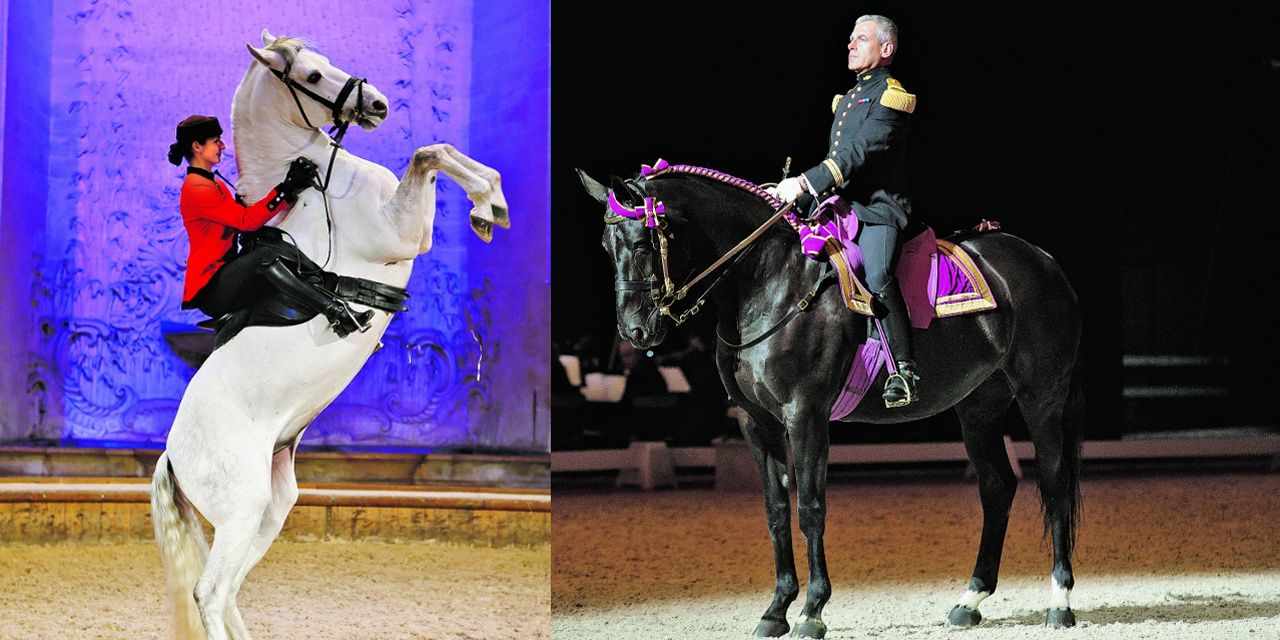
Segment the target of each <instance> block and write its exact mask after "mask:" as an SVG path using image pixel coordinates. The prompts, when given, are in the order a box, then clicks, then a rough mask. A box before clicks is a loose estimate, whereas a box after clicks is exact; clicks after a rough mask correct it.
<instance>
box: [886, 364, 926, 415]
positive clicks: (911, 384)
mask: <svg viewBox="0 0 1280 640" xmlns="http://www.w3.org/2000/svg"><path fill="white" fill-rule="evenodd" d="M902 371H903V369H902V368H899V369H898V371H897V372H894V373H891V374H889V379H888V380H886V381H885V383H884V393H882V394H881V396H880V397H881V398H883V399H884V406H885V408H886V409H896V408H898V407H905V406H907V405H909V404H911V403H912V402H915V401H916V400H919V398H918V397H916V392H915V386H916V385H915V383H916V382H917V381H919V380H920V376H917V375H916V374H915V372H914V371H912V370H911V369H909V368H908V369H906V375H903V373H902ZM907 376H911V378H910V379H908V378H907ZM895 380H897V381H898V386H900V387H901V390H902V392H903V393H904V394H905V395H904V396H903V397H901V398H896V399H895V398H890V397H889V389H890V388H891V387H894V381H895ZM895 390H896V389H895Z"/></svg>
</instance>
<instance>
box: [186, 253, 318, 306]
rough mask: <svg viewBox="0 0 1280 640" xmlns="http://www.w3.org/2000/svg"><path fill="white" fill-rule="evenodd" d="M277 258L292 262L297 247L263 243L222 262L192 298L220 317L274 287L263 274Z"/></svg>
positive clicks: (249, 303)
mask: <svg viewBox="0 0 1280 640" xmlns="http://www.w3.org/2000/svg"><path fill="white" fill-rule="evenodd" d="M276 258H281V259H283V260H285V261H286V262H289V263H291V264H292V263H294V262H295V261H296V250H295V249H294V248H293V247H291V246H287V245H278V244H260V245H258V246H257V247H256V248H254V249H253V250H252V251H249V252H247V253H242V254H240V255H239V256H236V258H235V259H234V260H232V261H231V262H228V263H227V264H225V265H222V268H221V269H218V272H217V273H216V274H214V276H213V279H212V280H210V281H209V284H206V285H205V286H204V288H202V289H200V292H199V293H197V294H196V297H195V299H194V300H192V302H193V303H195V306H196V308H197V309H199V310H201V311H203V312H205V314H207V315H208V316H209V317H211V318H218V317H221V316H222V315H223V314H227V313H231V312H232V311H235V310H237V309H243V308H245V307H247V306H249V305H251V304H253V303H255V302H257V301H258V300H261V299H262V298H264V297H266V296H267V295H268V294H270V293H271V292H272V290H273V289H274V287H272V286H271V283H269V282H267V280H266V278H263V277H262V275H261V273H260V271H261V268H262V266H263V265H265V264H268V263H270V262H271V261H272V260H275V259H276Z"/></svg>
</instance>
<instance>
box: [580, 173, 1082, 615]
mask: <svg viewBox="0 0 1280 640" xmlns="http://www.w3.org/2000/svg"><path fill="white" fill-rule="evenodd" d="M647 171H648V170H647V168H646V172H647ZM578 173H579V177H580V178H581V180H582V183H583V185H584V186H585V187H586V190H587V192H588V193H589V194H590V195H591V196H592V197H593V198H595V199H596V200H597V201H599V202H600V203H602V204H607V203H608V201H609V199H610V197H611V196H613V197H614V198H615V202H614V203H613V206H610V207H608V208H607V209H606V214H605V221H606V223H608V224H606V226H605V232H604V240H603V242H604V248H605V250H606V251H607V252H608V253H609V256H610V257H611V258H612V259H613V262H614V269H615V273H616V277H617V282H618V286H617V289H618V290H617V313H618V330H619V332H620V334H621V335H622V337H623V338H625V339H627V340H630V341H631V342H633V343H635V344H636V345H637V346H639V347H642V348H644V347H650V346H653V345H656V344H658V343H660V342H661V341H662V340H663V338H664V337H665V334H666V326H665V322H666V319H665V318H664V317H663V316H664V315H665V316H671V317H679V315H678V313H679V311H680V309H670V308H666V311H667V312H666V313H664V312H663V309H664V307H668V305H670V303H671V302H672V298H673V296H671V295H669V294H670V293H671V289H670V288H669V287H668V288H666V289H665V290H664V289H663V288H662V284H663V283H664V282H665V281H668V280H676V281H677V284H678V283H679V279H680V278H682V277H684V278H687V277H689V276H687V275H684V274H691V273H692V272H694V271H695V270H696V271H701V270H702V269H703V268H704V267H706V266H708V265H710V264H712V263H713V262H714V261H716V260H717V258H719V257H721V256H724V255H725V254H726V253H727V252H730V251H731V250H732V249H733V248H734V247H735V246H737V245H738V244H739V242H740V241H742V240H743V239H744V238H746V237H747V236H748V235H750V234H751V233H752V232H753V231H755V230H756V229H758V228H759V227H760V226H761V224H762V223H764V222H765V221H766V220H768V219H769V218H770V216H771V215H772V214H773V213H774V209H773V206H772V205H771V203H769V202H768V200H767V199H766V198H767V196H764V194H763V193H762V192H761V191H760V189H759V188H758V187H756V186H755V185H751V184H750V183H746V182H745V181H742V180H740V179H737V178H732V177H731V176H727V175H725V174H721V173H718V172H714V171H710V170H702V171H700V172H699V173H700V174H701V175H693V174H689V173H678V172H672V171H667V172H659V173H656V174H655V173H650V174H649V175H645V176H641V177H637V178H633V179H630V180H626V181H622V180H619V179H617V178H614V179H613V188H612V189H610V188H606V187H605V186H604V185H602V184H601V183H599V182H597V181H595V180H593V179H592V178H590V177H589V176H587V175H586V174H585V173H583V172H582V171H579V172H578ZM620 210H629V211H630V212H631V213H634V214H635V215H627V216H626V217H622V216H619V215H618V211H620ZM636 216H640V217H644V218H647V220H644V221H642V220H630V219H627V218H630V217H636ZM655 222H656V224H653V225H652V226H650V225H651V224H652V223H655ZM959 244H960V245H961V246H962V247H963V248H964V249H965V250H966V251H967V252H968V253H969V254H970V255H971V256H972V257H973V259H974V261H975V263H976V264H977V265H978V266H979V268H980V269H981V270H982V272H983V273H984V274H985V275H986V277H987V280H988V284H989V285H990V286H991V288H992V290H993V294H994V296H995V299H996V302H997V304H998V308H997V309H996V310H994V311H990V312H987V313H982V314H978V315H968V316H960V317H953V318H946V319H936V320H934V321H933V323H932V324H931V325H930V327H929V328H928V329H927V330H918V329H917V330H915V332H914V340H915V345H916V349H915V351H916V357H917V365H918V366H917V373H918V374H919V376H920V379H921V391H922V393H921V394H920V398H919V399H918V400H917V401H916V402H914V403H913V404H911V405H909V406H906V407H903V408H897V409H886V408H885V407H884V404H883V403H881V402H878V400H879V398H878V397H875V395H874V394H868V395H869V398H868V399H867V400H865V401H863V402H862V403H861V404H860V405H859V406H858V408H857V410H856V411H854V412H853V413H852V414H851V415H849V416H848V417H847V418H845V421H848V422H863V423H875V424H883V423H896V422H905V421H908V420H918V419H921V418H925V417H928V416H932V415H935V414H938V413H940V412H942V411H945V410H947V409H949V408H955V410H956V412H957V413H958V414H959V417H960V422H961V425H962V429H963V435H964V444H965V449H966V451H967V452H968V455H969V459H970V460H972V461H973V464H974V467H975V468H976V470H977V475H978V484H979V494H980V496H981V499H982V509H983V524H982V541H981V543H980V544H979V546H978V559H977V563H976V565H975V567H974V570H973V579H972V581H971V582H970V583H969V588H968V590H967V591H966V592H965V593H964V595H963V596H962V597H961V598H960V600H959V602H958V603H957V604H956V605H955V607H954V608H953V609H952V610H951V612H950V614H949V615H948V618H947V622H948V624H950V625H953V626H972V625H976V624H978V623H979V622H980V621H981V619H982V616H981V614H979V613H978V604H979V603H980V602H981V601H982V600H983V599H984V598H986V597H987V596H989V595H991V593H993V592H994V591H995V589H996V580H997V576H998V574H999V569H1000V556H1001V552H1002V548H1003V546H1004V538H1005V532H1006V529H1007V527H1008V521H1009V510H1010V506H1011V505H1012V503H1013V497H1014V492H1015V491H1016V489H1017V481H1016V479H1015V476H1014V473H1013V470H1012V468H1011V466H1010V463H1009V458H1008V454H1007V452H1006V450H1005V446H1004V441H1003V436H1002V434H1001V432H1000V430H999V427H998V422H997V421H998V419H999V418H1001V417H1002V416H1003V415H1004V414H1005V412H1006V411H1007V410H1008V408H1009V405H1010V403H1011V402H1012V401H1014V400H1017V402H1018V406H1019V408H1020V410H1021V412H1022V416H1023V418H1024V419H1025V421H1026V424H1027V428H1028V430H1029V432H1030V435H1031V439H1032V441H1033V442H1034V444H1035V451H1036V468H1037V475H1038V477H1039V485H1040V497H1041V505H1042V508H1043V511H1044V524H1045V534H1046V535H1047V536H1049V537H1050V538H1051V539H1052V542H1053V572H1052V581H1051V596H1050V601H1049V607H1048V611H1047V619H1046V624H1048V625H1049V626H1053V627H1069V626H1073V625H1074V624H1075V615H1074V614H1073V613H1072V611H1071V608H1070V605H1069V603H1068V595H1069V593H1070V590H1071V588H1072V586H1073V584H1074V580H1073V578H1072V573H1071V550H1072V545H1073V544H1074V541H1075V533H1076V522H1077V516H1078V513H1079V492H1078V487H1079V482H1078V478H1079V466H1080V465H1079V461H1080V429H1079V427H1080V424H1079V423H1080V422H1081V420H1082V416H1083V394H1082V392H1081V383H1080V380H1079V376H1078V372H1077V366H1076V365H1077V357H1078V350H1079V344H1080V337H1081V317H1080V309H1079V304H1078V302H1077V300H1076V295H1075V292H1074V291H1073V290H1072V288H1071V285H1070V284H1069V283H1068V282H1067V279H1066V277H1065V275H1064V274H1063V272H1062V269H1061V268H1060V267H1059V266H1058V265H1057V263H1055V262H1054V260H1053V258H1052V257H1051V256H1049V254H1048V253H1046V252H1044V251H1043V250H1041V249H1039V248H1037V247H1035V246H1033V245H1031V244H1029V243H1027V242H1026V241H1024V240H1021V239H1019V238H1017V237H1014V236H1012V235H1008V234H1005V233H1000V232H989V233H979V234H974V235H972V236H971V237H969V238H967V239H964V240H963V241H961V242H959ZM745 256H746V259H743V260H740V261H736V262H735V263H732V264H729V265H728V266H726V267H720V270H721V271H723V272H724V274H723V278H722V280H721V281H720V282H718V283H717V284H716V285H715V287H714V288H713V289H712V290H711V291H710V294H709V295H710V298H709V299H710V300H711V301H712V302H713V303H714V305H715V307H716V311H717V316H718V323H717V331H718V333H719V336H720V340H719V344H718V345H717V350H716V362H717V365H718V366H719V369H720V376H721V378H722V379H723V381H724V384H725V387H726V389H728V391H729V394H730V395H731V396H732V398H733V400H734V401H735V402H736V403H737V404H738V406H739V407H741V408H742V409H743V410H744V411H745V413H746V415H747V416H748V419H747V420H746V421H745V422H744V424H743V426H742V433H743V436H744V437H745V438H746V441H747V443H748V445H749V446H750V448H751V451H752V453H753V454H754V455H755V458H756V462H757V464H758V465H759V468H760V471H761V476H762V477H763V483H764V499H765V514H766V517H767V519H768V524H769V532H770V537H771V538H772V540H773V553H774V564H775V569H776V572H777V586H776V587H775V590H774V596H773V602H772V603H770V605H769V607H768V609H767V610H766V611H765V613H764V615H763V616H762V618H761V620H760V623H759V625H758V626H757V627H756V629H755V634H756V635H757V636H780V635H783V634H784V633H786V632H787V631H788V630H790V629H791V627H790V626H789V625H788V623H787V617H786V615H787V608H788V607H789V606H790V605H791V603H792V602H793V601H795V599H796V597H797V595H799V591H800V586H799V580H798V578H797V577H796V568H795V559H794V557H793V555H792V551H791V523H790V520H791V505H790V497H789V494H788V488H787V487H788V484H789V479H788V477H787V444H788V442H790V445H791V452H792V454H793V458H794V463H795V476H796V478H795V481H796V490H797V500H798V503H799V504H798V511H799V517H800V531H801V532H802V533H803V534H804V537H805V540H806V542H807V546H808V555H809V587H808V592H807V593H806V597H805V603H804V608H803V609H802V610H801V611H800V618H799V620H798V621H797V623H796V626H795V629H794V631H793V635H798V636H806V637H814V638H821V637H823V635H824V634H825V633H826V625H825V624H824V623H823V622H822V608H823V606H824V605H825V604H826V603H827V600H828V599H829V598H830V596H831V583H830V580H829V578H828V577H827V564H826V557H825V553H824V551H823V541H822V537H823V531H824V528H825V527H826V511H827V510H826V483H827V453H828V449H829V438H828V432H827V429H828V426H829V419H828V418H829V415H830V410H831V408H832V405H833V403H834V402H835V400H836V398H837V395H838V393H839V392H840V390H841V387H842V384H843V382H844V379H845V373H846V372H847V371H848V370H849V367H850V363H851V361H852V357H853V355H854V352H855V350H856V349H857V347H858V346H859V345H860V344H861V343H862V342H864V341H865V340H866V339H867V336H868V323H867V321H866V319H865V318H863V317H860V316H857V315H855V314H854V313H853V312H851V311H849V310H848V309H846V307H845V306H844V304H843V303H842V301H841V299H840V294H839V289H838V287H827V288H825V289H824V290H822V291H821V292H820V293H819V294H818V295H817V297H816V298H814V299H813V302H812V305H811V306H809V308H808V310H807V311H806V312H802V313H796V312H795V309H796V308H797V302H798V301H800V300H801V299H803V298H804V296H805V294H806V293H807V292H808V291H810V290H811V289H812V288H813V286H814V283H815V282H817V281H819V279H820V278H819V276H820V274H821V273H822V269H823V268H824V266H823V265H822V264H821V263H819V262H817V261H814V260H810V259H808V258H806V257H804V256H803V255H802V254H801V252H800V250H799V247H798V240H797V237H796V233H795V232H794V231H793V230H792V229H790V228H789V227H788V226H787V225H785V224H773V225H771V226H769V227H768V228H767V230H765V231H764V234H763V235H762V236H761V237H760V238H759V240H757V241H756V242H755V243H754V244H752V245H750V247H749V248H748V249H747V253H746V254H745ZM725 269H728V270H727V271H724V270H725ZM711 278H714V276H711ZM699 290H703V289H701V288H700V289H699ZM664 294H668V295H664ZM689 304H690V302H689V301H688V300H687V299H686V300H685V301H684V302H683V303H677V304H676V306H687V305H689ZM787 315H790V316H791V318H790V319H789V320H786V319H785V317H786V316H787ZM771 330H772V332H770V331H771ZM761 336H766V337H764V339H763V340H760V339H759V338H760V337H761ZM743 343H747V344H748V346H745V347H734V346H733V345H741V344H743ZM752 343H754V344H752ZM885 376H886V374H885V373H884V372H882V373H881V374H880V378H879V380H877V381H876V383H875V384H874V385H873V386H872V387H871V388H872V389H879V388H881V387H883V385H884V381H885Z"/></svg>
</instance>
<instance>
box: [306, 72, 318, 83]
mask: <svg viewBox="0 0 1280 640" xmlns="http://www.w3.org/2000/svg"><path fill="white" fill-rule="evenodd" d="M307 82H310V83H311V84H315V83H317V82H320V72H319V71H312V72H311V75H309V76H307Z"/></svg>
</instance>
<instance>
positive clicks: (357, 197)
mask: <svg viewBox="0 0 1280 640" xmlns="http://www.w3.org/2000/svg"><path fill="white" fill-rule="evenodd" d="M262 44H263V48H254V47H252V46H249V51H250V53H252V55H253V58H254V60H253V61H252V62H251V64H250V67H249V69H248V71H246V72H245V75H244V78H243V79H242V80H241V81H240V86H239V88H237V89H236V94H235V99H234V101H233V102H232V107H231V118H232V122H233V123H234V127H235V143H236V156H237V157H236V160H237V162H238V165H239V168H240V184H239V190H240V192H241V193H242V194H243V195H244V196H245V197H246V198H247V199H248V200H249V201H251V202H252V201H256V200H258V199H260V198H262V197H264V196H265V195H266V194H267V192H268V191H269V190H270V185H273V184H276V183H278V182H280V180H281V178H282V177H283V176H284V174H285V172H286V171H287V169H288V166H289V163H290V162H291V161H292V160H293V159H294V158H296V157H298V156H306V157H308V158H310V159H311V160H312V161H314V162H315V163H316V164H317V165H318V166H319V167H320V175H321V180H323V179H324V177H325V174H326V172H327V171H328V170H329V165H330V157H331V154H332V146H331V141H330V138H329V137H328V136H326V135H325V134H324V132H323V131H322V130H320V128H319V127H322V126H325V125H329V124H334V123H335V115H336V116H337V117H338V119H340V120H343V121H348V122H351V121H354V122H356V123H357V124H359V125H360V126H361V127H363V128H364V129H366V130H371V129H373V128H375V127H377V126H378V125H380V124H381V123H382V122H383V120H384V119H385V118H386V116H387V98H386V96H384V95H383V94H382V93H381V92H379V91H378V90H377V89H375V88H374V87H372V86H370V85H369V84H368V83H365V82H363V81H362V80H360V79H356V81H350V79H351V78H352V76H351V75H350V74H347V73H346V72H344V71H341V70H339V69H337V68H336V67H334V66H332V65H331V64H330V63H329V60H328V59H326V58H325V57H324V56H322V55H320V54H318V53H316V52H315V51H311V50H308V49H307V48H306V46H305V43H303V42H301V41H299V40H296V39H292V38H275V37H274V36H272V35H271V34H269V33H268V32H267V31H266V30H263V32H262ZM278 74H287V75H286V76H285V77H287V78H288V79H291V80H292V81H293V82H294V83H295V84H294V86H293V87H292V88H291V87H290V86H289V85H287V84H286V82H284V81H282V79H281V78H280V77H278ZM303 88H305V90H304V91H302V92H301V93H298V90H299V89H303ZM344 88H345V89H346V91H344ZM352 88H354V89H355V90H352ZM295 95H296V96H297V98H296V99H295ZM321 101H327V102H329V103H330V105H329V106H326V105H324V104H322V103H321ZM332 103H337V106H336V107H335V106H333V105H332ZM332 164H333V166H332V176H331V178H330V179H329V185H328V189H327V198H328V203H327V206H328V210H329V211H330V212H331V213H332V230H330V229H329V224H328V222H327V221H326V202H325V201H324V198H325V197H326V195H325V194H321V193H320V192H319V191H317V190H315V189H308V190H306V191H304V192H302V193H301V194H300V197H299V200H298V202H297V203H295V204H294V206H293V207H292V208H291V209H290V210H288V211H287V212H286V213H284V214H282V215H281V216H278V217H277V218H276V219H274V220H272V221H271V222H270V224H271V225H273V226H277V227H279V228H280V229H283V230H285V231H287V232H289V234H290V235H291V236H292V237H293V238H294V239H295V241H296V242H297V245H298V247H299V248H300V249H301V250H302V251H303V252H304V253H305V254H306V255H307V256H309V257H310V258H312V259H313V260H316V261H317V262H320V261H323V260H325V257H326V256H329V255H330V254H331V257H330V258H329V259H328V261H327V265H326V268H327V269H328V270H330V271H333V272H336V273H338V274H341V275H345V276H350V277H356V278H364V279H367V280H373V281H376V282H380V283H384V284H387V285H391V286H394V287H400V288H403V287H405V285H406V284H407V283H408V282H409V273H410V270H411V269H412V268H413V259H414V258H415V257H417V256H418V255H419V254H421V253H425V252H426V251H427V250H429V249H430V248H431V230H432V225H433V222H434V220H435V181H436V174H437V172H438V171H442V172H444V174H445V175H447V176H449V177H450V178H452V179H453V180H454V181H455V182H457V183H458V184H459V185H461V186H462V188H463V189H464V190H465V191H466V192H467V197H468V198H469V199H470V200H471V201H472V203H473V204H474V205H475V208H474V209H472V212H471V223H472V228H473V229H475V230H476V233H477V234H479V235H480V237H481V238H482V239H484V240H485V241H486V242H487V241H488V240H489V239H490V234H491V233H492V229H493V226H495V225H496V226H500V227H507V226H508V219H507V205H506V200H505V199H504V198H503V195H502V188H501V186H500V181H499V176H498V172H496V171H494V170H493V169H490V168H488V167H486V166H484V165H482V164H480V163H478V162H475V161H474V160H472V159H470V158H468V157H466V156H464V155H463V154H461V153H460V152H458V151H457V150H456V149H454V148H453V147H451V146H449V145H447V144H436V145H431V146H428V147H423V148H420V149H418V150H417V152H415V153H414V156H413V161H412V163H411V164H410V166H409V168H408V170H407V171H405V174H404V177H403V178H402V179H401V180H396V178H395V175H394V174H392V173H391V171H389V170H387V169H386V168H384V167H382V166H380V165H378V164H375V163H373V162H369V161H368V160H364V159H362V158H358V157H356V156H354V155H352V154H350V153H348V152H347V151H346V150H345V149H339V150H338V152H337V155H336V157H334V158H333V161H332ZM355 308H357V309H362V308H364V307H363V306H361V305H355ZM390 322H391V313H389V312H386V311H377V312H376V313H375V315H374V318H373V321H372V327H371V329H370V330H369V331H366V332H363V333H360V332H355V333H352V334H350V335H348V336H347V337H345V338H341V339H339V338H338V336H337V335H336V334H334V333H333V331H332V330H330V328H329V325H328V322H327V321H326V319H325V318H324V317H323V316H317V317H316V318H314V319H312V320H311V321H309V322H306V323H304V324H300V325H295V326H291V327H257V326H254V327H248V328H246V329H244V330H243V331H242V332H241V333H240V334H239V335H238V336H236V337H235V338H234V339H233V340H231V341H230V342H228V343H227V344H225V345H223V346H222V347H220V348H218V349H217V350H216V351H214V352H213V353H212V354H211V355H210V356H209V358H208V360H206V361H205V363H204V364H203V365H202V366H201V367H200V369H199V370H198V371H196V374H195V376H194V377H192V379H191V383H190V384H189V385H188V386H187V390H186V393H185V394H184V395H183V397H182V403H181V404H180V405H179V407H178V413H177V416H176V417H175V418H174V423H173V427H172V428H171V429H170V431H169V439H168V443H167V448H166V450H165V452H164V454H162V455H161V456H160V459H159V461H158V462H157V465H156V471H155V476H154V478H153V480H152V495H151V511H152V518H153V520H154V524H155V533H156V542H157V543H158V545H159V546H160V553H161V556H162V558H163V560H164V568H165V578H166V582H167V585H168V588H169V592H170V595H171V597H172V599H173V602H174V611H175V614H176V615H175V617H176V633H177V635H178V636H179V637H190V638H203V637H208V638H209V639H210V640H223V639H225V638H235V639H244V638H248V637H249V633H248V630H247V629H246V628H245V624H244V620H243V619H242V618H241V616H240V612H239V610H238V609H237V608H236V593H237V592H238V591H239V590H240V585H241V583H242V582H243V581H244V578H245V575H246V574H247V573H248V572H249V570H250V569H252V568H253V566H254V565H255V564H257V562H258V561H259V560H261V559H262V556H263V554H265V553H266V551H267V548H268V547H269V546H271V542H272V541H273V540H274V539H275V537H276V535H278V534H279V533H280V528H281V526H283V524H284V521H285V517H286V516H288V514H289V511H290V509H291V508H292V507H293V505H294V503H295V502H296V501H297V498H298V487H297V481H296V478H295V476H294V468H293V462H294V454H295V452H296V451H297V447H298V441H299V440H300V439H301V437H302V432H303V430H304V429H305V428H306V426H307V425H308V424H309V423H310V422H311V421H312V419H314V418H315V417H316V415H317V414H319V413H320V411H321V410H322V409H324V408H325V407H326V406H328V405H329V403H330V402H332V401H333V400H334V398H336V397H337V396H338V394H339V393H340V392H341V391H342V390H343V389H344V388H345V387H346V386H347V384H348V383H350V382H351V380H352V378H354V377H355V375H356V373H357V372H359V371H360V368H361V367H362V366H364V363H365V361H366V360H367V359H368V358H369V356H370V355H372V354H373V352H374V350H375V349H376V348H377V346H378V342H379V339H380V338H381V337H382V334H383V332H385V331H386V329H387V325H388V324H389V323H390ZM196 511H198V512H199V513H200V514H201V515H203V516H204V517H205V519H206V520H208V521H209V523H210V524H212V525H213V527H214V537H213V545H212V547H211V548H209V547H207V546H206V542H205V537H204V532H203V530H202V529H201V525H200V524H199V520H198V519H197V517H196V513H195V512H196ZM197 603H198V604H197ZM206 634H207V636H206Z"/></svg>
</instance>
